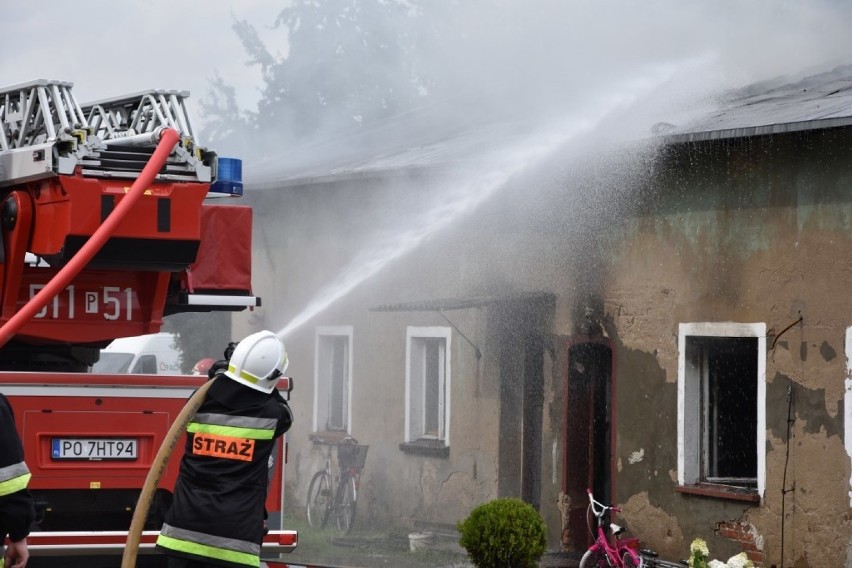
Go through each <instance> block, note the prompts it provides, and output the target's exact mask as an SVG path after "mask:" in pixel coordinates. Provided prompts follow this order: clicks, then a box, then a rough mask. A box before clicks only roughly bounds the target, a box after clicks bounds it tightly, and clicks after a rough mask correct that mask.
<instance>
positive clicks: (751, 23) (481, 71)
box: [0, 0, 852, 143]
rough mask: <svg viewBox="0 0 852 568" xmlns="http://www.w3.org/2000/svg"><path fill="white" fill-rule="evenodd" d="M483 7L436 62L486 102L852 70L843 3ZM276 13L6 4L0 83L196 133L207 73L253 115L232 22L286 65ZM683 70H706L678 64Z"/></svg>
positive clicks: (587, 2) (256, 7)
mask: <svg viewBox="0 0 852 568" xmlns="http://www.w3.org/2000/svg"><path fill="white" fill-rule="evenodd" d="M322 1H329V2H330V1H334V0H322ZM434 1H435V2H440V1H442V0H434ZM491 1H493V2H494V4H493V6H494V7H495V10H491V11H490V12H491V13H492V14H491V16H492V20H493V19H494V18H498V19H499V21H488V18H487V17H486V16H487V15H488V14H487V12H488V11H486V12H484V11H483V1H482V0H481V1H473V0H470V1H463V2H460V3H459V4H458V5H457V6H456V7H455V8H454V10H455V12H456V14H457V20H456V22H455V23H454V24H455V25H456V26H457V27H459V28H460V29H462V30H465V31H466V32H469V33H467V37H468V38H469V39H470V41H469V42H468V43H467V44H465V45H464V46H459V50H457V51H454V52H453V54H457V55H458V57H452V58H447V57H444V58H442V59H440V60H439V61H437V62H436V63H435V65H436V68H440V69H441V73H444V74H447V76H449V77H453V78H454V79H453V80H457V81H458V82H459V84H460V89H461V88H462V87H461V85H464V86H465V87H464V88H467V87H468V86H470V85H476V86H478V88H480V89H481V91H482V93H483V98H485V97H499V96H500V94H501V93H505V89H504V88H503V86H504V85H505V83H506V81H509V80H513V79H515V77H514V76H513V75H512V74H511V73H513V72H510V73H506V72H505V70H506V69H508V68H510V67H509V66H508V65H507V63H509V62H511V61H512V60H515V63H517V61H522V62H523V65H522V66H521V67H523V68H526V69H529V70H530V71H531V76H532V75H533V74H535V73H537V74H538V75H540V76H543V77H544V79H543V80H540V81H539V82H538V83H534V84H535V86H536V88H537V89H538V91H539V92H547V93H555V94H556V95H558V96H561V95H562V94H564V95H565V98H570V97H572V96H576V95H577V94H578V91H579V92H584V93H585V95H586V97H591V98H596V97H598V96H600V94H606V93H607V91H612V90H613V89H614V88H618V87H617V86H616V87H614V85H619V84H620V83H619V82H622V81H630V80H635V78H636V77H639V78H641V77H642V76H645V75H648V74H649V73H650V74H653V67H654V66H655V65H658V64H671V63H673V62H675V63H677V64H678V65H679V66H680V68H683V71H681V74H686V75H687V76H686V78H685V80H681V81H679V86H678V87H672V86H668V87H666V89H665V90H666V92H667V95H672V94H673V93H675V91H676V89H683V90H686V91H690V90H706V89H707V88H708V86H711V85H712V87H714V88H718V87H724V86H733V85H742V84H747V83H749V82H751V81H755V80H761V79H765V78H770V77H774V76H776V75H779V74H785V73H790V74H795V73H799V72H802V71H807V70H809V68H811V67H813V66H821V67H825V66H830V65H836V64H840V63H850V60H849V59H848V58H849V54H850V53H852V33H850V32H852V2H848V1H847V0H807V1H794V0H786V1H785V0H747V1H746V0H644V1H633V0H512V1H509V0H487V1H485V5H488V2H491ZM287 3H288V0H168V1H167V0H145V1H142V0H37V1H31V0H29V1H28V0H4V1H3V9H2V18H0V53H2V56H0V85H14V84H17V83H22V82H26V81H30V80H33V79H59V80H65V81H71V82H73V83H74V92H75V94H76V97H77V99H78V100H79V101H80V102H81V103H85V102H86V101H89V100H95V99H100V98H105V97H110V96H115V95H121V94H126V93H130V92H135V91H140V90H144V89H150V88H165V89H182V90H189V91H190V92H191V98H190V101H189V108H190V112H191V114H192V117H193V119H194V121H195V123H196V127H197V128H198V126H200V123H201V121H202V120H203V117H201V116H200V107H199V104H198V101H199V99H201V98H205V97H206V95H207V93H208V90H209V87H208V84H209V80H210V79H211V78H212V77H213V76H214V74H215V73H216V72H218V73H219V74H220V75H221V76H222V77H224V78H225V79H226V81H227V82H228V83H230V84H231V85H233V86H235V87H236V88H237V93H238V98H239V100H240V102H241V104H242V106H243V107H244V108H246V109H248V110H253V109H254V108H255V103H256V101H257V99H258V97H259V89H260V88H261V83H260V74H259V70H258V68H257V67H248V66H246V60H247V57H246V55H245V52H244V50H243V48H242V45H241V44H240V42H239V40H238V38H237V36H236V34H235V33H234V31H233V30H232V29H231V25H232V22H233V18H234V17H236V18H239V19H245V20H247V21H249V22H250V23H252V24H253V25H254V26H255V27H256V28H257V31H258V33H259V34H260V37H261V39H262V40H263V41H264V42H266V44H267V47H268V48H269V49H270V51H271V52H272V53H273V54H277V55H278V56H283V55H284V54H285V53H286V37H285V34H284V32H283V31H282V30H280V29H279V30H271V29H270V28H269V26H270V25H271V24H272V22H273V21H274V19H275V16H276V15H277V14H278V13H279V11H280V10H281V8H282V7H283V6H285V5H286V4H287ZM498 7H499V9H496V8H498ZM495 14H498V15H499V17H498V16H495ZM454 49H455V46H454ZM460 50H468V51H469V52H468V53H462V52H461V51H460ZM684 59H685V60H690V61H696V60H697V61H702V62H703V63H701V64H700V65H682V64H681V63H678V61H679V60H684ZM483 62H485V63H483ZM511 68H512V69H516V68H517V65H516V66H515V67H511ZM645 68H651V69H652V70H651V71H644V69H645ZM318 72H321V70H318ZM516 94H517V93H515V95H516ZM503 96H504V97H505V95H503ZM509 102H510V103H512V104H515V101H514V100H510V101H509ZM538 102H539V101H538V100H537V99H535V98H534V99H532V100H531V101H530V102H529V104H531V105H534V104H537V103H538ZM660 104H667V103H663V102H662V101H661V102H660ZM201 142H202V143H203V142H204V141H203V140H202V141H201Z"/></svg>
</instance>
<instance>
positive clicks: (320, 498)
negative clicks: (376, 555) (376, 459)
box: [305, 436, 369, 535]
mask: <svg viewBox="0 0 852 568" xmlns="http://www.w3.org/2000/svg"><path fill="white" fill-rule="evenodd" d="M314 443H316V444H320V443H323V442H322V441H319V440H314ZM327 445H328V454H327V456H326V459H325V467H324V468H323V469H321V470H319V471H318V472H316V473H315V474H314V476H313V478H311V483H310V485H308V497H307V502H306V504H305V508H306V510H307V514H308V524H309V525H310V526H311V528H320V529H324V528H325V527H326V525H327V524H328V521H329V519H330V518H332V517H333V518H334V520H335V526H336V527H337V530H338V531H340V532H341V533H343V534H344V535H347V534H349V533H350V532H351V531H352V525H354V524H355V513H356V511H357V505H358V487H359V485H360V482H361V471H362V470H363V469H364V464H365V462H366V461H367V449H368V448H369V446H364V445H361V444H358V440H356V439H355V438H352V437H350V436H347V437H346V438H344V439H343V441H341V442H340V444H338V445H337V463H338V466H339V468H340V474H339V475H338V479H337V489H336V490H335V491H334V493H332V487H333V485H334V483H333V480H334V476H333V473H332V469H331V448H332V444H327Z"/></svg>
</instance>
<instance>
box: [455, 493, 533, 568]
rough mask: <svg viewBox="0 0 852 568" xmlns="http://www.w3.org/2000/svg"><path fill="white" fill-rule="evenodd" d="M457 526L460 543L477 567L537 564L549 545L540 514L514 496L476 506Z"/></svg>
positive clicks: (511, 567)
mask: <svg viewBox="0 0 852 568" xmlns="http://www.w3.org/2000/svg"><path fill="white" fill-rule="evenodd" d="M458 529H459V533H460V534H461V539H460V540H459V544H461V546H462V547H463V548H464V549H465V550H466V551H467V553H468V555H469V556H470V559H471V561H472V562H473V564H474V565H475V566H477V567H478V568H535V567H536V566H538V561H539V559H540V558H541V555H542V554H544V551H545V548H546V546H547V539H546V527H545V524H544V521H543V520H542V518H541V515H539V513H538V511H536V510H535V509H534V508H533V507H532V505H529V504H528V503H524V502H523V501H521V500H520V499H515V498H502V499H495V500H493V501H489V502H488V503H485V504H483V505H480V506H478V507H476V508H475V509H474V510H473V511H471V513H470V515H469V516H468V517H467V518H466V519H465V520H463V521H461V522H460V523H459V524H458Z"/></svg>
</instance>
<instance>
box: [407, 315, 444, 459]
mask: <svg viewBox="0 0 852 568" xmlns="http://www.w3.org/2000/svg"><path fill="white" fill-rule="evenodd" d="M407 335H408V337H407V342H406V361H407V369H406V373H405V403H406V412H405V414H406V416H405V441H406V442H416V441H424V442H432V443H436V442H437V445H440V446H449V443H450V441H449V423H450V398H449V392H450V328H448V327H409V328H408V334H407Z"/></svg>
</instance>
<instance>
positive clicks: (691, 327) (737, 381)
mask: <svg viewBox="0 0 852 568" xmlns="http://www.w3.org/2000/svg"><path fill="white" fill-rule="evenodd" d="M765 345H766V343H765V326H763V324H731V323H719V324H710V323H708V324H683V325H681V332H680V362H681V364H680V366H679V369H680V371H679V373H678V375H679V376H678V381H679V383H680V384H679V389H678V396H679V405H678V406H679V412H678V434H679V435H678V438H679V452H678V454H679V460H678V461H679V464H678V466H679V468H678V469H679V483H680V484H681V485H694V484H697V483H705V484H715V485H718V486H720V487H722V486H730V487H734V488H740V489H750V490H758V491H760V492H761V493H762V489H763V469H764V456H763V455H762V452H760V451H759V449H760V448H763V447H764V445H765V423H764V421H765V418H764V417H763V412H761V410H762V408H763V405H764V403H765V386H764V382H765Z"/></svg>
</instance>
